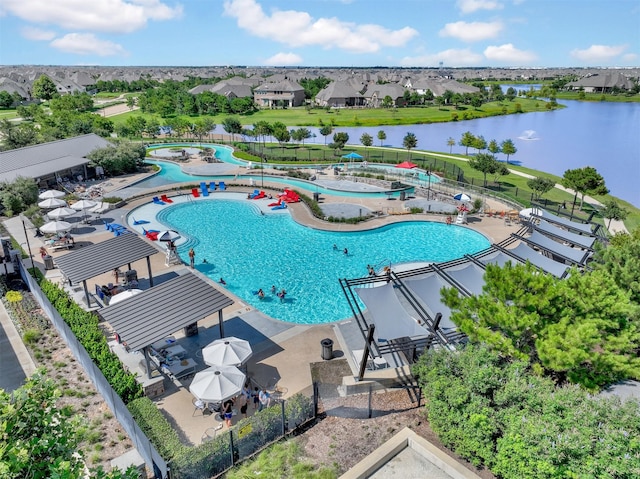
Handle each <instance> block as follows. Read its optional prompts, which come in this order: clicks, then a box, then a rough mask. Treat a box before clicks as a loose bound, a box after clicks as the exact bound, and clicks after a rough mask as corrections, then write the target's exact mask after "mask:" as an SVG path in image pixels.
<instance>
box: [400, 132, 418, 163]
mask: <svg viewBox="0 0 640 479" xmlns="http://www.w3.org/2000/svg"><path fill="white" fill-rule="evenodd" d="M402 146H404V147H405V148H406V149H407V152H408V153H409V159H411V150H412V149H413V148H415V147H416V146H418V139H417V138H416V135H415V134H413V133H411V132H409V133H407V134H406V135H404V138H403V139H402Z"/></svg>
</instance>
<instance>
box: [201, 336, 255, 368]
mask: <svg viewBox="0 0 640 479" xmlns="http://www.w3.org/2000/svg"><path fill="white" fill-rule="evenodd" d="M252 354H253V351H252V349H251V345H250V344H249V342H248V341H245V340H244V339H240V338H234V337H229V338H222V339H216V340H215V341H213V342H212V343H209V344H207V346H205V347H204V348H203V349H202V359H204V362H205V364H208V365H209V366H217V365H220V366H241V365H242V364H244V363H245V361H247V359H249V358H250V357H251V355H252Z"/></svg>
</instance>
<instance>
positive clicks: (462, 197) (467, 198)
mask: <svg viewBox="0 0 640 479" xmlns="http://www.w3.org/2000/svg"><path fill="white" fill-rule="evenodd" d="M453 199H454V200H458V201H471V197H470V196H469V195H468V194H466V193H458V194H457V195H454V196H453Z"/></svg>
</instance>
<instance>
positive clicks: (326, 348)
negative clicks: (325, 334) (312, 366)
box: [320, 338, 333, 361]
mask: <svg viewBox="0 0 640 479" xmlns="http://www.w3.org/2000/svg"><path fill="white" fill-rule="evenodd" d="M320 344H321V345H322V359H324V360H325V361H326V360H329V359H331V358H333V340H332V339H329V338H326V339H323V340H322V341H320Z"/></svg>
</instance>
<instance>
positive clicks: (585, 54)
mask: <svg viewBox="0 0 640 479" xmlns="http://www.w3.org/2000/svg"><path fill="white" fill-rule="evenodd" d="M626 49H627V45H616V46H609V45H591V46H590V47H589V48H587V49H585V50H578V49H575V50H571V56H572V57H573V58H577V59H578V60H582V61H583V62H601V61H609V60H613V59H614V58H615V57H617V56H619V55H621V54H622V53H623V52H624V51H625V50H626Z"/></svg>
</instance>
